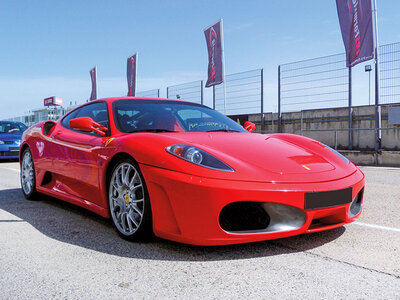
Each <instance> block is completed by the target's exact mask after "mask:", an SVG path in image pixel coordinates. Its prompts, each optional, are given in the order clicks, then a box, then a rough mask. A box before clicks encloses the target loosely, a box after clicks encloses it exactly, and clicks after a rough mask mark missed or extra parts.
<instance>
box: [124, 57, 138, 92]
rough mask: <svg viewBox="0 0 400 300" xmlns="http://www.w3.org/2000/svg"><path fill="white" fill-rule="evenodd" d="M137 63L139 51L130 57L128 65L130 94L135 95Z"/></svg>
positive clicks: (127, 73) (127, 74) (127, 75)
mask: <svg viewBox="0 0 400 300" xmlns="http://www.w3.org/2000/svg"><path fill="white" fill-rule="evenodd" d="M136 63H137V53H135V54H134V55H132V56H131V57H128V61H127V65H126V77H127V80H128V96H135V94H136Z"/></svg>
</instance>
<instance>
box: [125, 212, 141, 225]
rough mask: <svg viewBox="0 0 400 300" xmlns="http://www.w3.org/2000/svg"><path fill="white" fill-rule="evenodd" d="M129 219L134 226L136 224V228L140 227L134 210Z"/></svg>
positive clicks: (129, 214)
mask: <svg viewBox="0 0 400 300" xmlns="http://www.w3.org/2000/svg"><path fill="white" fill-rule="evenodd" d="M128 217H129V219H130V220H131V221H132V222H133V224H135V226H136V227H139V224H138V222H137V221H136V219H135V216H134V215H133V212H132V210H130V211H129V213H128Z"/></svg>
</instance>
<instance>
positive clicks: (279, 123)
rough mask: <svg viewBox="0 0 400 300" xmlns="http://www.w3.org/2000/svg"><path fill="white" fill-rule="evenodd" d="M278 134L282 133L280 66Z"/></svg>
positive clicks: (279, 67) (279, 81)
mask: <svg viewBox="0 0 400 300" xmlns="http://www.w3.org/2000/svg"><path fill="white" fill-rule="evenodd" d="M278 132H282V118H281V66H280V65H279V66H278Z"/></svg>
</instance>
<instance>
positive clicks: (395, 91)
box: [379, 43, 400, 104]
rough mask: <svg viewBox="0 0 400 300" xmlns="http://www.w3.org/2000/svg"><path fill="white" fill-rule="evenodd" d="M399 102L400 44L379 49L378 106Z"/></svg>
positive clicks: (383, 46)
mask: <svg viewBox="0 0 400 300" xmlns="http://www.w3.org/2000/svg"><path fill="white" fill-rule="evenodd" d="M398 102H400V43H393V44H388V45H382V46H380V47H379V104H388V103H398Z"/></svg>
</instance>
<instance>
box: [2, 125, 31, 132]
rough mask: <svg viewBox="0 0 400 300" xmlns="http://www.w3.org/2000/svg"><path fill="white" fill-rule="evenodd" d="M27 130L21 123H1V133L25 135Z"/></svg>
mask: <svg viewBox="0 0 400 300" xmlns="http://www.w3.org/2000/svg"><path fill="white" fill-rule="evenodd" d="M26 128H27V127H26V126H25V125H24V124H22V123H20V122H0V133H23V132H24V131H25V130H26Z"/></svg>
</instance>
